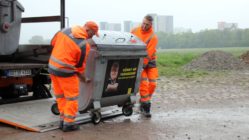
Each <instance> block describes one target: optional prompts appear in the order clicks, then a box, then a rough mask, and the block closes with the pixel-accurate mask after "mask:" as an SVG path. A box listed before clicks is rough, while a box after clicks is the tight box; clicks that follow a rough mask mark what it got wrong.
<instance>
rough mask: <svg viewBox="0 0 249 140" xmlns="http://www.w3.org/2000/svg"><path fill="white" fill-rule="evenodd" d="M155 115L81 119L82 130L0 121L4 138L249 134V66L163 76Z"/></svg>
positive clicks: (233, 138) (213, 139)
mask: <svg viewBox="0 0 249 140" xmlns="http://www.w3.org/2000/svg"><path fill="white" fill-rule="evenodd" d="M152 104H153V108H152V113H153V116H152V118H151V119H146V118H144V117H143V116H141V115H140V114H139V112H138V111H137V107H136V108H135V113H134V115H133V116H132V117H124V116H120V117H116V118H112V119H109V120H105V121H103V122H101V123H100V124H99V125H93V124H91V123H89V124H84V125H81V130H79V131H76V132H69V133H63V132H61V131H60V130H54V131H50V132H46V133H34V132H27V131H24V130H20V129H16V128H13V127H10V126H7V125H4V124H0V140H43V139H46V140H95V139H96V140H110V139H113V140H133V139H136V140H190V139H192V140H249V133H248V132H249V72H247V71H237V72H226V73H219V74H217V73H216V74H209V75H207V76H204V77H199V78H179V77H178V78H166V77H161V78H160V80H159V81H158V88H157V93H156V94H155V96H154V98H153V103H152Z"/></svg>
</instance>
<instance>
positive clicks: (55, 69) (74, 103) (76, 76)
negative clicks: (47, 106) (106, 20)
mask: <svg viewBox="0 0 249 140" xmlns="http://www.w3.org/2000/svg"><path fill="white" fill-rule="evenodd" d="M94 35H96V36H98V25H97V24H96V23H95V22H93V21H88V22H86V23H85V25H84V26H75V27H72V28H65V29H63V30H61V31H59V32H58V33H56V34H55V36H54V37H53V39H52V41H51V45H52V46H53V50H52V54H51V56H50V59H49V65H48V71H49V73H50V77H51V80H52V87H53V91H54V95H55V97H56V101H57V103H58V109H59V112H60V129H62V130H63V131H64V132H67V131H73V130H78V129H79V125H77V124H76V123H75V118H76V115H77V113H78V96H79V80H82V81H85V82H89V80H87V79H86V78H85V77H84V70H85V65H86V59H87V56H88V53H89V51H90V47H91V46H90V44H89V42H92V41H88V40H90V39H91V38H92V37H93V36H94Z"/></svg>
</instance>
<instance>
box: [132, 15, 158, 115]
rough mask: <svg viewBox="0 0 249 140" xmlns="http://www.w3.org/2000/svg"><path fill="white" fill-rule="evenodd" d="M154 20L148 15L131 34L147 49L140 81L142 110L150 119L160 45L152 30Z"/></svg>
mask: <svg viewBox="0 0 249 140" xmlns="http://www.w3.org/2000/svg"><path fill="white" fill-rule="evenodd" d="M152 22H153V18H152V16H150V15H146V16H145V17H144V19H143V22H142V25H141V26H140V27H137V28H135V29H133V30H132V32H131V33H133V34H134V35H136V36H137V37H138V38H140V39H141V40H142V41H143V42H144V43H145V44H146V48H147V54H148V55H147V57H146V58H144V62H143V71H142V74H141V81H140V89H139V92H140V110H141V112H142V113H143V114H144V115H145V117H148V118H150V117H151V113H150V108H151V97H152V95H153V93H154V91H155V88H156V79H157V78H158V70H157V67H156V46H157V43H158V39H157V36H156V35H155V33H154V31H153V29H152Z"/></svg>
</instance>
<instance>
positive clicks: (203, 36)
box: [157, 29, 249, 49]
mask: <svg viewBox="0 0 249 140" xmlns="http://www.w3.org/2000/svg"><path fill="white" fill-rule="evenodd" d="M157 36H158V39H159V42H158V47H159V48H161V49H167V48H216V47H248V46H249V29H236V30H228V29H227V30H223V31H221V30H204V31H200V32H197V33H192V32H185V33H178V34H168V33H163V32H158V33H157Z"/></svg>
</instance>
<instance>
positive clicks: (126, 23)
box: [124, 20, 132, 32]
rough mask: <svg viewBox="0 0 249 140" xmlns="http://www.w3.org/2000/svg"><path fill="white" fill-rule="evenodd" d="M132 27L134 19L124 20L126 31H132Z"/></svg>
mask: <svg viewBox="0 0 249 140" xmlns="http://www.w3.org/2000/svg"><path fill="white" fill-rule="evenodd" d="M131 29H132V21H130V20H126V21H124V31H125V32H130V31H131Z"/></svg>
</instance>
